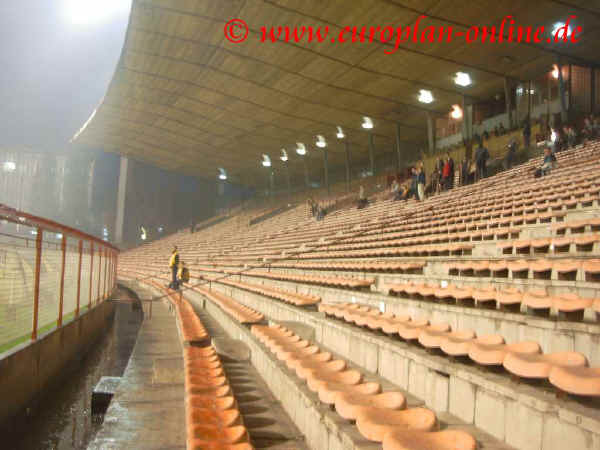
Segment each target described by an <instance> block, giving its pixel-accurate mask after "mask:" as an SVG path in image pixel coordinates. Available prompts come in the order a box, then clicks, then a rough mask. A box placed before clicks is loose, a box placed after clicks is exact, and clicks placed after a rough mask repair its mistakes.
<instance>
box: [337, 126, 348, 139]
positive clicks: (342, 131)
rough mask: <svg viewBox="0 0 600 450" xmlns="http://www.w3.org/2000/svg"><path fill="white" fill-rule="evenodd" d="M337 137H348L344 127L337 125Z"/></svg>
mask: <svg viewBox="0 0 600 450" xmlns="http://www.w3.org/2000/svg"><path fill="white" fill-rule="evenodd" d="M335 137H337V138H338V139H344V138H345V137H346V135H345V134H344V130H342V127H337V134H336V135H335Z"/></svg>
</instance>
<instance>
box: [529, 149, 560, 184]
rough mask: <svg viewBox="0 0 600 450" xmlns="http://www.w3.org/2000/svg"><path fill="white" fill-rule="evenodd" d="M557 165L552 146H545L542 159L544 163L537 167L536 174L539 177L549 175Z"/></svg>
mask: <svg viewBox="0 0 600 450" xmlns="http://www.w3.org/2000/svg"><path fill="white" fill-rule="evenodd" d="M556 166H557V161H556V156H554V153H553V152H552V149H551V148H550V147H546V148H544V160H543V161H542V165H541V166H540V167H539V168H537V169H536V171H535V174H534V176H535V177H536V178H539V177H542V176H544V175H548V174H549V173H550V171H551V170H552V169H555V168H556Z"/></svg>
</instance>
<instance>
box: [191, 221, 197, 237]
mask: <svg viewBox="0 0 600 450" xmlns="http://www.w3.org/2000/svg"><path fill="white" fill-rule="evenodd" d="M194 231H196V219H192V224H191V225H190V234H193V233H194Z"/></svg>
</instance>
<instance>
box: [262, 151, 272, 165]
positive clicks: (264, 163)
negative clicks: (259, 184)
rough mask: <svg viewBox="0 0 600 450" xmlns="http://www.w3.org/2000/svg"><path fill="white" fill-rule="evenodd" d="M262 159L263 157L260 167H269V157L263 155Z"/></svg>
mask: <svg viewBox="0 0 600 450" xmlns="http://www.w3.org/2000/svg"><path fill="white" fill-rule="evenodd" d="M262 157H263V159H262V165H263V166H264V167H271V158H269V155H265V154H264V153H263V155H262Z"/></svg>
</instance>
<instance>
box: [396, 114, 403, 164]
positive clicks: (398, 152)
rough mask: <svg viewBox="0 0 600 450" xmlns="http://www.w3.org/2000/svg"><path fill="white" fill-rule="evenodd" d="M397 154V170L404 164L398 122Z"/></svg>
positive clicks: (397, 124)
mask: <svg viewBox="0 0 600 450" xmlns="http://www.w3.org/2000/svg"><path fill="white" fill-rule="evenodd" d="M396 156H397V157H398V160H397V164H396V170H397V171H400V167H401V165H402V150H401V149H400V124H399V123H396Z"/></svg>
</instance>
